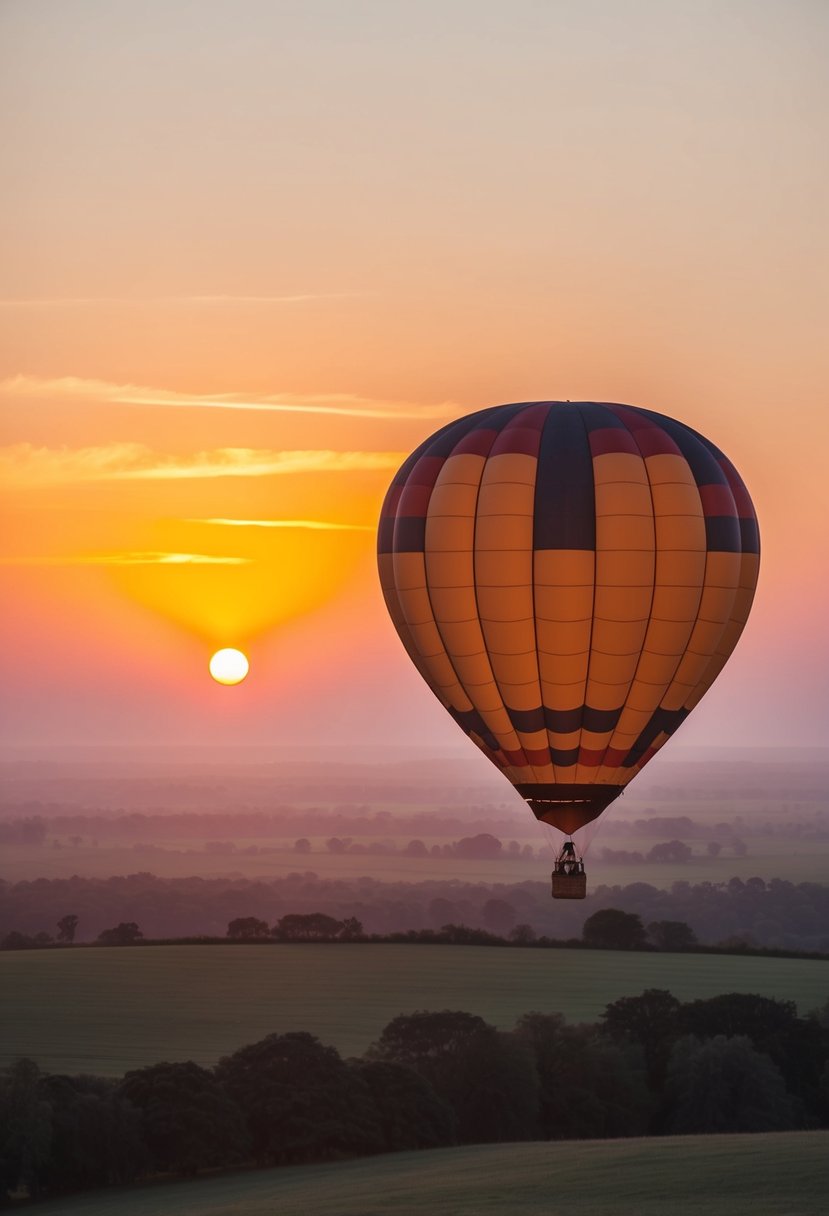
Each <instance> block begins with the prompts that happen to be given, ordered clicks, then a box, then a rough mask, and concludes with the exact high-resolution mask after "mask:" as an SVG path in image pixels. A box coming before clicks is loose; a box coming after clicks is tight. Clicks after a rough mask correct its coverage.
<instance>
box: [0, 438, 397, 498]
mask: <svg viewBox="0 0 829 1216" xmlns="http://www.w3.org/2000/svg"><path fill="white" fill-rule="evenodd" d="M403 458H404V454H403V453H402V452H364V451H354V452H338V451H334V450H330V449H321V450H314V449H311V450H308V451H271V450H269V449H267V448H265V449H263V448H214V449H212V450H211V451H206V452H196V453H194V454H193V455H187V456H163V455H161V454H159V453H158V452H154V451H153V450H152V449H151V448H148V447H145V446H144V445H143V444H138V443H113V444H108V445H106V446H102V447H87V448H42V447H35V446H34V445H32V444H29V443H18V444H13V445H11V446H9V447H6V448H2V449H0V480H2V482H3V483H4V484H5V485H7V486H24V487H37V486H46V485H71V484H73V483H83V482H96V481H174V480H182V479H196V478H208V477H273V476H280V475H287V474H298V473H325V472H375V471H385V470H389V469H396V468H397V467H398V466H399V465H400V463H401V461H402V460H403Z"/></svg>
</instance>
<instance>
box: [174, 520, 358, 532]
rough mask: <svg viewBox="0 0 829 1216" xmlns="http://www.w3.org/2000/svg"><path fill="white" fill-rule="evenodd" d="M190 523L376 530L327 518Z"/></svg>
mask: <svg viewBox="0 0 829 1216" xmlns="http://www.w3.org/2000/svg"><path fill="white" fill-rule="evenodd" d="M185 522H186V523H188V524H219V525H221V526H222V527H226V528H310V529H313V530H315V531H321V532H375V531H376V528H375V526H374V524H335V523H332V522H330V521H329V520H325V519H188V520H186V521H185Z"/></svg>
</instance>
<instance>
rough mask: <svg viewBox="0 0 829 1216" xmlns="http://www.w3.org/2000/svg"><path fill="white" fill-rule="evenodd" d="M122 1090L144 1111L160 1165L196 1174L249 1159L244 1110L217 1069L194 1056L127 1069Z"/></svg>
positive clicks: (155, 1162)
mask: <svg viewBox="0 0 829 1216" xmlns="http://www.w3.org/2000/svg"><path fill="white" fill-rule="evenodd" d="M120 1093H121V1094H122V1095H123V1097H125V1098H126V1099H128V1100H129V1102H131V1103H132V1105H133V1106H134V1107H136V1108H137V1109H138V1110H139V1111H140V1112H141V1120H142V1129H143V1134H144V1140H145V1141H146V1144H147V1147H148V1149H149V1151H150V1154H151V1157H152V1163H153V1166H154V1167H155V1169H157V1170H160V1171H162V1172H167V1171H169V1172H172V1173H175V1174H195V1173H196V1171H197V1170H199V1169H202V1168H203V1167H205V1166H219V1165H233V1164H235V1163H236V1162H239V1161H243V1160H244V1159H245V1156H246V1154H247V1152H248V1150H249V1143H248V1136H247V1129H246V1127H245V1120H244V1117H243V1115H242V1112H241V1111H240V1110H239V1107H238V1106H237V1105H236V1103H235V1102H234V1101H233V1099H232V1098H231V1097H230V1096H229V1095H228V1094H227V1093H226V1092H225V1091H224V1089H222V1087H221V1085H220V1084H219V1082H218V1081H217V1080H216V1078H215V1076H214V1075H213V1073H211V1072H208V1071H207V1069H205V1068H200V1067H199V1065H198V1064H194V1063H193V1061H192V1060H188V1061H187V1063H185V1064H153V1065H151V1066H150V1067H148V1068H139V1069H137V1070H135V1071H133V1072H128V1073H127V1074H126V1076H125V1077H124V1079H123V1081H122V1082H121V1085H120Z"/></svg>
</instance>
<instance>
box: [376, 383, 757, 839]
mask: <svg viewBox="0 0 829 1216" xmlns="http://www.w3.org/2000/svg"><path fill="white" fill-rule="evenodd" d="M759 552H760V546H759V534H758V528H757V518H756V515H755V512H754V508H753V506H752V503H751V499H750V498H749V495H748V492H747V490H746V488H745V486H744V484H743V482H742V480H741V479H740V476H739V474H738V473H737V471H736V470H735V468H734V466H733V465H732V464H731V463H730V461H728V460H727V459H726V457H725V456H724V455H723V454H722V452H720V451H719V449H718V448H716V447H715V446H714V445H713V444H712V443H711V442H710V441H709V440H707V439H705V438H704V437H703V436H701V435H699V434H698V433H697V432H696V431H693V430H691V429H690V428H689V427H687V426H685V425H684V424H682V423H680V422H676V421H674V420H673V419H671V418H668V417H665V416H664V415H661V414H656V413H654V412H652V411H651V410H644V409H638V408H635V407H633V406H629V405H616V404H608V403H598V402H569V401H567V402H560V401H553V402H549V401H545V402H528V403H522V404H517V405H501V406H495V407H493V408H491V409H486V410H482V411H480V412H479V413H476V414H470V415H469V416H468V417H465V418H461V419H459V420H457V421H455V422H452V423H450V424H449V425H448V426H445V427H443V428H442V429H441V430H440V431H438V432H436V434H434V435H433V436H432V437H431V438H430V439H427V440H426V442H425V443H423V444H421V446H420V447H419V448H418V449H417V450H416V451H415V452H413V453H412V455H411V456H410V457H409V459H408V460H407V461H406V462H405V463H404V464H403V466H402V468H401V469H400V470H399V471H398V473H397V475H396V476H395V478H394V481H393V482H392V485H391V487H390V488H389V491H388V494H387V496H386V500H385V503H384V505H383V510H382V514H381V520H380V529H379V537H378V561H379V568H380V578H381V583H382V587H383V593H384V596H385V599H386V604H387V606H388V609H389V613H390V615H391V618H392V621H393V622H394V625H395V627H396V629H397V631H398V633H399V634H400V637H401V639H402V641H403V644H404V646H405V647H406V649H407V651H408V653H409V655H410V657H411V659H412V661H413V662H414V664H415V666H416V667H417V668H418V670H419V671H420V673H421V675H422V676H423V678H424V679H425V680H426V682H427V683H428V684H429V685H430V687H431V688H432V690H433V692H434V693H435V694H436V695H437V697H438V698H439V700H440V701H441V702H442V704H443V705H444V706H445V708H446V709H447V710H448V712H449V713H450V714H451V716H452V717H453V718H454V720H455V721H456V722H457V723H458V725H459V726H460V727H461V729H462V730H463V731H465V733H466V734H467V735H468V736H469V737H470V738H471V739H472V740H473V741H474V742H475V743H476V744H477V746H478V747H479V748H480V749H481V750H482V751H483V752H484V753H485V754H486V755H487V756H488V758H489V759H490V760H491V761H492V762H493V764H495V765H496V766H497V767H498V768H499V769H501V771H502V772H503V773H504V776H505V777H507V778H508V780H509V781H511V782H512V784H513V785H514V786H515V788H516V789H517V790H518V792H519V793H520V794H521V795H522V796H523V797H524V798H525V799H526V800H527V801H528V803H529V805H530V807H531V808H532V810H533V811H534V812H535V815H536V816H537V818H539V819H542V820H544V821H545V822H547V823H550V824H552V825H553V826H555V827H557V828H560V829H561V831H563V832H567V833H570V832H573V831H575V830H576V829H577V828H579V827H582V826H583V825H584V824H586V823H588V822H589V821H590V820H591V819H594V818H595V817H596V816H597V815H599V814H600V813H601V812H602V811H603V810H604V809H605V807H606V806H608V805H609V804H610V803H611V802H612V801H613V800H614V798H616V797H617V796H618V795H619V794H620V793H621V792H622V790H623V789H624V787H625V786H626V785H627V784H628V783H629V782H630V781H631V780H632V779H633V777H635V776H636V774H637V773H638V772H640V771H641V770H642V769H643V768H644V766H645V765H646V764H647V763H648V761H649V760H650V759H651V758H652V757H653V756H654V755H655V754H656V752H657V751H659V749H660V748H661V747H662V745H663V744H664V743H665V742H666V740H667V739H669V738H670V736H671V735H672V734H673V733H674V731H675V730H676V729H677V727H678V726H679V725H680V724H681V723H682V722H683V721H684V719H685V718H686V717H687V716H688V714H689V713H690V712H691V710H692V709H693V708H694V706H695V705H696V704H697V702H698V701H699V700H700V698H701V697H702V696H703V694H704V693H705V692H706V691H707V689H708V688H710V686H711V684H712V683H713V681H714V680H715V679H716V677H717V675H718V674H719V672H720V671H721V669H722V667H723V665H724V664H725V662H726V660H727V659H728V657H729V655H730V654H731V651H732V650H733V648H734V646H735V644H736V642H737V639H738V638H739V636H740V633H741V632H742V629H743V626H744V625H745V622H746V618H747V616H748V613H749V609H750V607H751V602H752V599H753V596H754V589H755V586H756V582H757V573H758V566H759Z"/></svg>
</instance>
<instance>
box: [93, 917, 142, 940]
mask: <svg viewBox="0 0 829 1216" xmlns="http://www.w3.org/2000/svg"><path fill="white" fill-rule="evenodd" d="M143 936H144V934H143V933H142V932H141V930H140V929H139V928H138V925H137V924H136V923H135V921H134V920H131V921H121V923H120V925H116V926H115V928H114V929H104V931H103V933H99V934H98V942H99V944H100V945H102V946H134V945H135V943H136V942H137V941H138V940H139V939H140V938H142V937H143Z"/></svg>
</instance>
